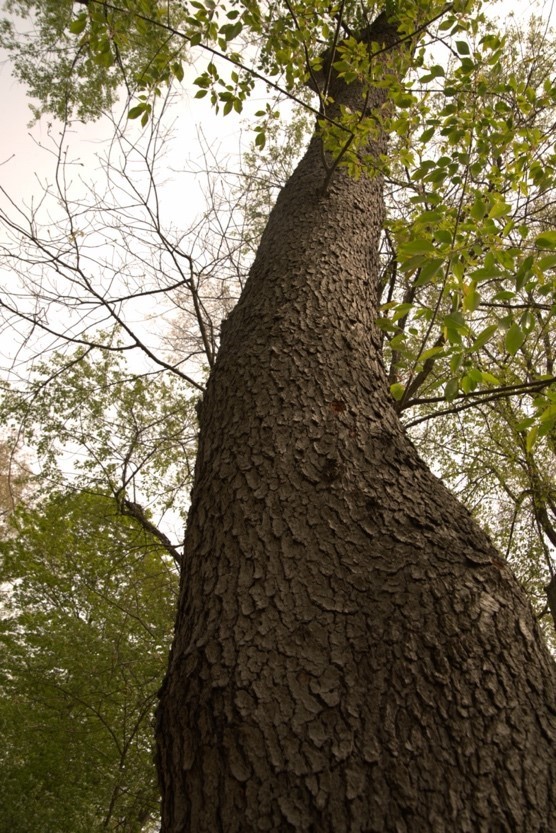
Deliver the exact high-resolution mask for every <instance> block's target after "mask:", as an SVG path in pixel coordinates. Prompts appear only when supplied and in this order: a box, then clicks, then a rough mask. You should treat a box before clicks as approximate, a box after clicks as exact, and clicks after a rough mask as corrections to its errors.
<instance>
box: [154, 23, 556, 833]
mask: <svg viewBox="0 0 556 833" xmlns="http://www.w3.org/2000/svg"><path fill="white" fill-rule="evenodd" d="M372 37H373V39H374V40H382V41H383V42H386V43H388V42H390V43H392V42H393V39H395V30H394V29H393V28H392V27H389V26H384V24H383V25H382V29H381V28H379V26H378V24H377V25H376V26H375V27H374V30H373V32H372ZM334 95H335V98H336V102H337V105H339V104H341V103H349V104H350V105H351V106H352V107H353V106H354V102H355V103H356V106H359V107H361V106H362V104H361V102H362V97H361V96H362V90H361V88H360V87H358V86H357V85H352V86H350V87H346V86H345V85H343V84H342V83H341V82H340V81H338V80H336V82H335V89H334ZM385 95H386V93H385V92H384V91H383V90H378V89H371V90H370V93H369V94H368V97H367V98H366V99H365V105H366V106H367V107H368V108H369V110H370V109H372V108H376V107H378V106H380V105H381V104H382V103H383V101H384V97H385ZM384 148H385V139H384V138H382V139H379V140H377V142H376V143H375V144H374V145H373V146H371V147H369V148H368V152H369V153H371V154H377V153H379V152H382V151H384ZM322 158H323V156H322V149H321V146H320V139H319V137H318V134H315V136H314V137H313V139H312V141H311V143H310V146H309V148H308V150H307V153H306V155H305V157H304V158H303V160H302V161H301V162H300V164H299V166H298V168H297V170H296V171H295V173H294V174H293V176H292V177H291V179H290V180H289V182H288V183H287V185H286V186H285V188H284V190H283V192H282V193H281V194H280V196H279V198H278V201H277V203H276V206H275V208H274V210H273V211H272V213H271V216H270V218H269V222H268V226H267V228H266V231H265V233H264V235H263V239H262V242H261V246H260V249H259V252H258V255H257V258H256V261H255V263H254V265H253V268H252V271H251V274H250V277H249V280H248V282H247V285H246V287H245V291H244V292H243V294H242V297H241V299H240V301H239V303H238V305H237V307H236V308H235V310H234V311H233V313H232V314H231V316H230V317H229V319H228V320H227V322H226V324H225V326H224V328H223V331H222V342H221V348H220V353H219V355H218V359H217V362H216V366H215V368H214V371H213V373H212V375H211V378H210V381H209V384H208V389H207V392H206V395H205V398H204V401H203V405H202V411H201V430H200V440H199V455H198V463H197V470H196V479H195V486H194V491H193V496H192V505H191V511H190V516H189V522H188V529H187V544H186V552H187V556H186V563H185V567H184V571H183V582H182V590H181V601H180V606H179V612H178V619H177V625H176V635H175V643H174V646H173V651H172V656H171V661H170V667H169V670H168V674H167V677H166V680H165V683H164V685H163V688H162V691H161V704H160V708H159V713H158V721H157V722H158V725H157V739H158V765H159V773H160V780H161V786H162V793H163V801H162V811H163V824H162V831H163V832H164V833H217V831H220V833H235V832H236V831H237V833H240V832H241V833H254V831H269V833H277V831H284V833H286V831H292V832H295V833H348V831H349V833H362V831H368V832H369V833H371V832H372V833H441V832H442V833H444V831H446V833H448V831H450V833H454V831H455V833H520V832H521V833H541V832H542V833H550V831H554V830H556V786H555V785H556V770H555V766H554V749H555V740H556V719H555V715H556V711H555V710H556V698H555V689H554V677H553V672H554V667H553V662H552V660H551V658H550V657H549V655H548V653H547V651H546V649H545V648H544V646H543V644H542V640H541V638H540V636H539V633H538V630H537V627H536V624H535V621H534V619H533V616H532V614H531V611H530V608H529V605H528V603H527V601H526V599H525V597H524V594H523V592H522V590H521V589H520V587H519V586H518V584H517V582H516V581H515V579H514V577H513V576H512V574H511V573H510V571H509V569H508V568H507V566H506V565H505V563H504V562H503V561H501V560H500V558H499V557H498V556H497V554H496V552H495V551H494V549H493V547H492V545H491V543H490V542H489V540H488V539H487V538H486V537H485V535H484V534H483V533H482V532H481V531H480V530H479V529H478V527H477V526H476V525H475V523H474V522H473V520H472V519H471V517H470V515H469V514H468V513H467V511H466V510H465V509H464V508H463V507H462V506H461V505H460V504H459V503H458V502H457V501H456V500H455V498H454V497H453V496H452V495H451V494H450V493H449V492H448V491H447V490H446V489H445V488H444V487H443V485H442V484H441V483H440V482H439V481H438V480H437V479H436V478H435V477H434V476H433V475H432V474H431V473H430V472H429V471H428V469H427V468H426V467H425V465H424V464H423V463H422V462H421V460H420V459H419V458H418V456H417V454H416V452H415V450H414V448H413V446H412V445H411V442H410V441H409V440H408V438H407V437H406V435H405V433H404V431H403V428H402V427H401V425H400V422H399V420H398V418H397V416H396V414H395V412H394V409H393V407H392V403H391V400H390V396H389V393H388V385H387V381H386V379H385V374H384V371H383V368H382V365H381V361H380V338H379V335H378V332H377V330H376V328H375V323H374V316H375V313H376V307H377V275H378V254H377V251H378V241H379V236H380V232H381V226H382V221H383V200H382V182H381V180H380V177H378V176H376V177H374V178H361V179H360V180H358V181H355V180H353V179H350V178H348V177H347V176H346V175H344V174H343V173H342V172H341V171H336V172H335V174H334V176H333V177H332V180H331V182H330V185H329V187H328V189H327V191H326V192H325V193H323V182H324V179H325V172H324V169H323V162H322Z"/></svg>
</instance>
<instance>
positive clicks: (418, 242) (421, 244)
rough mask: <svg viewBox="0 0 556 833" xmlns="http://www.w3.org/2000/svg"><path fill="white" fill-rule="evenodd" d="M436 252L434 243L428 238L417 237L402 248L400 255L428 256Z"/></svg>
mask: <svg viewBox="0 0 556 833" xmlns="http://www.w3.org/2000/svg"><path fill="white" fill-rule="evenodd" d="M431 252H434V246H433V244H432V241H431V240H429V239H428V238H423V237H417V238H415V239H414V240H408V241H407V242H405V243H402V245H401V246H400V254H402V255H404V254H410V255H418V254H422V255H427V254H430V253H431Z"/></svg>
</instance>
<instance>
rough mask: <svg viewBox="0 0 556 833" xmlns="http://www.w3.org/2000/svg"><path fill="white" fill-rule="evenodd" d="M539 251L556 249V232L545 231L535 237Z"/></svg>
mask: <svg viewBox="0 0 556 833" xmlns="http://www.w3.org/2000/svg"><path fill="white" fill-rule="evenodd" d="M535 244H536V245H537V246H538V247H539V249H556V231H543V233H542V234H539V235H537V237H535Z"/></svg>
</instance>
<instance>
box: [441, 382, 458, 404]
mask: <svg viewBox="0 0 556 833" xmlns="http://www.w3.org/2000/svg"><path fill="white" fill-rule="evenodd" d="M458 390H459V380H458V378H457V376H454V377H452V378H451V379H449V380H448V382H447V383H446V386H445V388H444V399H447V400H448V402H450V401H451V400H452V399H454V397H455V396H456V394H457V392H458Z"/></svg>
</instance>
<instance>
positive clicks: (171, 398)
mask: <svg viewBox="0 0 556 833" xmlns="http://www.w3.org/2000/svg"><path fill="white" fill-rule="evenodd" d="M0 422H1V423H3V424H4V425H5V426H11V427H13V428H14V429H16V430H17V434H18V437H19V440H20V442H23V443H25V444H26V445H27V446H28V447H29V448H33V449H34V450H35V451H36V454H37V456H38V458H39V461H40V466H41V471H42V478H43V479H48V480H49V481H50V482H51V483H52V484H56V485H57V486H59V487H62V488H63V487H64V485H67V483H68V482H71V481H73V482H75V483H78V484H79V486H80V487H83V486H85V485H86V486H87V487H88V488H90V489H93V490H95V491H102V492H106V491H108V492H109V493H111V494H112V495H113V496H115V497H117V498H118V500H119V501H120V502H121V501H122V500H124V499H129V500H131V501H137V500H138V499H140V500H141V501H142V502H145V503H148V504H149V505H150V506H151V507H152V509H153V511H154V510H155V509H156V510H158V511H160V512H166V511H168V510H170V509H172V510H173V511H174V512H178V513H179V512H182V513H184V512H185V507H186V504H187V495H188V486H189V481H190V476H191V465H192V460H193V458H194V455H195V438H196V432H197V427H196V414H195V409H194V401H193V399H192V397H191V394H190V392H189V390H188V388H187V386H186V385H185V383H184V382H182V381H181V380H179V379H167V378H165V377H163V376H162V375H155V376H142V375H138V374H136V373H131V372H130V370H129V368H128V366H127V364H126V360H125V356H124V354H122V353H118V352H113V351H111V350H106V351H105V352H104V353H103V354H102V355H101V356H98V355H93V354H92V353H91V352H90V351H89V350H87V349H85V348H79V349H78V350H76V351H74V352H73V353H69V354H68V353H59V354H55V355H54V356H53V357H52V359H51V361H50V362H49V363H43V364H38V365H37V366H36V367H35V369H34V373H33V376H32V379H31V381H30V385H29V386H28V387H26V388H25V389H24V390H22V391H19V390H17V389H11V390H10V389H6V390H5V391H4V395H3V397H2V402H1V404H0ZM67 470H71V471H73V475H71V476H69V477H68V475H67V474H66V473H65V472H66V471H67Z"/></svg>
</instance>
